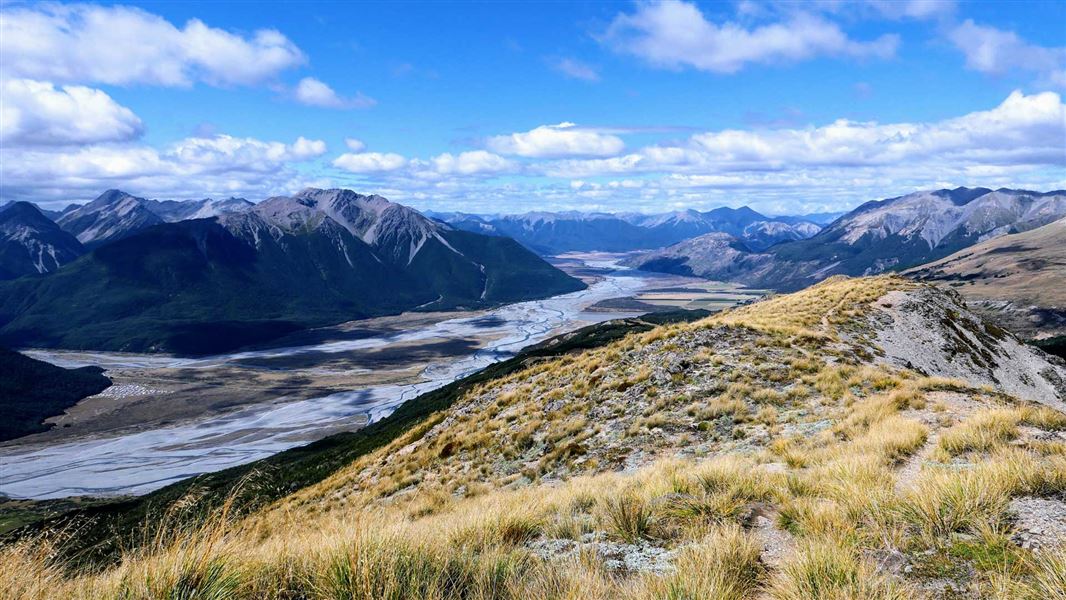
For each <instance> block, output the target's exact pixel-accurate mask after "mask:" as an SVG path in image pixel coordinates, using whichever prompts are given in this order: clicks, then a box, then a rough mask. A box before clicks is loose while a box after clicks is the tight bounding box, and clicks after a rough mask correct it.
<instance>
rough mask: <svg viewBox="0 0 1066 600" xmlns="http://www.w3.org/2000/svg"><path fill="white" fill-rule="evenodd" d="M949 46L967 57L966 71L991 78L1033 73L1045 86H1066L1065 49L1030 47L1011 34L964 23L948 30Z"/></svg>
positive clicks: (970, 22)
mask: <svg viewBox="0 0 1066 600" xmlns="http://www.w3.org/2000/svg"><path fill="white" fill-rule="evenodd" d="M948 37H949V38H950V39H951V42H952V43H953V44H954V45H955V47H956V48H958V49H959V50H960V51H961V52H962V53H963V55H964V56H966V67H967V68H969V69H972V70H975V71H980V72H982V73H987V74H990V75H1004V74H1006V73H1010V72H1013V71H1028V72H1032V73H1036V74H1037V75H1038V76H1039V77H1041V78H1042V79H1043V80H1044V82H1045V83H1050V84H1051V85H1056V86H1066V48H1046V47H1043V46H1036V45H1033V44H1030V43H1028V42H1026V41H1025V40H1023V39H1022V38H1020V37H1019V36H1018V34H1016V33H1014V32H1013V31H1004V30H1002V29H997V28H995V27H988V26H985V25H978V24H976V23H974V22H973V21H972V20H966V21H965V22H963V23H962V24H961V25H959V26H957V27H955V28H954V29H952V30H951V32H950V33H949V36H948Z"/></svg>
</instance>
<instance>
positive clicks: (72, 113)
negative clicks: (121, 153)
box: [0, 79, 144, 147]
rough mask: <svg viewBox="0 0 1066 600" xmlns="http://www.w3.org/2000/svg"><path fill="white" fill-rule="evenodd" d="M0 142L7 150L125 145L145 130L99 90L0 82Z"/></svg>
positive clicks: (132, 116) (25, 80)
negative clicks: (54, 146)
mask: <svg viewBox="0 0 1066 600" xmlns="http://www.w3.org/2000/svg"><path fill="white" fill-rule="evenodd" d="M0 96H2V97H3V99H4V100H3V103H0V141H2V142H3V143H4V144H5V145H7V146H9V147H11V146H48V145H65V144H92V143H98V142H123V141H129V140H132V139H135V138H137V137H139V136H140V135H141V133H142V131H143V130H144V125H143V124H142V123H141V120H140V119H139V118H138V117H137V115H135V114H133V111H131V110H130V109H128V108H126V107H125V106H122V105H120V104H119V103H117V102H115V101H114V99H112V98H111V96H108V95H107V94H106V93H104V92H103V91H101V90H97V89H93V88H88V87H83V86H73V85H68V86H62V87H58V88H57V87H56V86H55V85H53V84H51V83H48V82H44V81H33V80H30V79H6V80H0Z"/></svg>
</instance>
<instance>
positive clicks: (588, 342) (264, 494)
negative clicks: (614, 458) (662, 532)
mask: <svg viewBox="0 0 1066 600" xmlns="http://www.w3.org/2000/svg"><path fill="white" fill-rule="evenodd" d="M706 315H707V312H706V311H698V310H697V311H675V312H666V313H658V314H655V315H647V316H646V317H643V318H641V319H625V320H620V321H609V322H605V323H601V324H597V325H592V326H589V327H585V328H583V329H580V330H578V331H575V332H572V333H569V334H565V335H563V336H559V337H556V338H552V339H551V340H548V341H546V342H543V343H541V344H538V345H536V346H533V347H531V348H528V349H526V350H524V351H523V352H521V353H520V354H518V355H517V356H515V357H514V358H511V359H508V360H506V361H501V362H499V363H497V364H494V365H492V366H489V367H487V368H485V369H484V370H482V371H479V372H477V373H475V374H473V375H470V376H468V377H466V378H463V379H461V380H459V381H456V382H454V383H452V384H449V385H447V386H444V387H442V388H440V389H437V390H434V391H431V392H427V393H425V394H423V395H421V396H419V397H417V398H415V399H413V400H411V401H408V402H406V403H404V404H402V405H401V406H400V407H399V408H397V409H396V411H395V412H394V413H392V415H390V416H389V417H387V418H385V419H382V420H381V421H378V422H375V423H373V424H371V425H369V426H368V427H366V428H364V429H361V430H359V431H355V432H350V433H340V434H336V435H333V436H330V437H328V438H325V439H322V440H319V441H317V442H314V443H311V444H308V445H306V446H301V447H298V448H293V449H291V450H286V451H284V452H281V453H279V454H277V455H275V456H271V457H269V458H266V459H263V460H259V461H256V462H253V463H249V464H247V465H241V466H238V467H233V468H230V469H226V470H223V471H218V472H216V473H210V474H206V475H201V476H198V477H195V478H192V479H189V480H186V481H182V482H179V483H176V484H173V485H170V486H167V487H165V488H162V489H160V490H157V491H155V492H152V493H150V494H147V495H145V496H142V497H139V498H135V499H131V500H127V501H119V502H113V503H104V504H93V505H91V506H89V507H86V508H83V509H82V508H79V509H75V510H72V511H69V512H66V513H64V514H61V515H57V516H52V515H50V514H49V513H50V512H51V511H50V510H42V509H40V508H39V507H37V506H34V505H25V506H16V507H11V508H10V509H9V510H8V511H7V514H6V515H5V518H6V520H7V521H8V522H10V523H12V524H18V525H28V527H27V528H26V529H24V530H22V531H20V532H16V533H15V534H14V535H16V536H24V535H30V534H32V533H33V532H36V531H41V530H46V529H55V528H59V529H62V528H65V527H66V526H67V524H68V523H72V522H75V521H77V522H80V523H82V525H81V526H79V529H78V534H77V535H76V536H74V537H73V538H72V539H71V540H70V545H69V546H68V547H67V551H68V552H69V553H70V554H71V555H77V556H79V557H80V558H82V559H85V560H89V561H90V562H95V561H98V560H107V559H108V558H109V557H110V558H113V557H114V556H115V555H116V553H117V552H118V551H119V550H120V549H122V548H128V547H130V546H131V545H136V543H137V542H138V540H140V539H141V537H142V533H141V528H142V526H143V525H144V524H145V523H146V522H147V523H151V522H158V521H159V519H161V518H162V517H163V515H169V514H172V512H173V510H174V509H173V507H174V506H176V505H178V504H181V505H182V506H183V509H182V511H183V515H186V516H187V517H188V518H189V520H191V521H196V520H198V519H200V518H202V517H203V516H204V515H206V514H210V513H211V512H212V511H214V510H216V509H218V507H220V506H221V505H222V504H223V503H224V502H226V501H230V502H231V503H232V509H233V510H234V511H235V512H239V513H248V512H252V511H255V510H257V509H259V508H261V507H263V506H264V505H266V504H269V503H270V502H273V501H275V500H277V499H279V498H281V497H283V496H285V495H287V494H290V493H293V492H295V491H297V490H300V489H302V488H305V487H307V486H310V485H313V484H315V483H317V482H319V481H322V480H324V479H325V478H327V477H328V476H330V475H332V474H333V473H334V472H336V471H338V470H339V469H341V468H343V467H345V466H347V465H349V464H351V463H352V462H353V461H354V460H356V459H358V458H359V457H361V456H364V455H366V454H368V453H370V452H373V451H375V450H377V449H379V448H381V447H383V446H386V445H388V444H389V443H391V442H393V441H394V440H396V439H397V438H399V437H400V436H401V435H403V434H405V433H407V432H408V431H410V430H411V429H412V428H415V427H416V426H418V425H419V424H420V423H422V422H424V421H425V420H426V419H427V418H430V417H431V416H432V415H434V414H436V413H438V412H439V411H442V410H445V409H447V408H448V407H449V406H451V404H452V403H453V402H455V400H456V399H457V398H458V397H460V396H461V395H462V394H463V393H465V392H466V391H467V390H469V389H470V388H472V387H473V386H475V385H478V384H480V383H482V382H485V381H490V380H492V379H494V378H497V377H502V376H505V375H507V374H510V373H513V372H515V371H517V370H519V369H521V368H522V367H523V366H524V365H526V364H528V363H529V362H530V361H537V360H541V359H543V358H545V357H552V356H557V355H559V354H564V353H567V352H573V351H578V350H582V349H587V348H594V347H597V346H601V345H604V344H607V343H610V342H612V341H615V340H617V339H619V338H621V337H623V336H625V335H627V334H630V333H634V332H641V331H647V330H649V329H651V328H652V327H653V326H654V324H659V323H669V322H673V321H677V320H692V319H698V318H701V317H704V316H706ZM193 496H195V498H196V501H195V502H189V498H190V497H193ZM46 504H47V503H46ZM34 516H42V517H47V518H46V519H44V520H42V521H40V522H37V523H32V524H27V523H26V521H27V520H28V519H32V518H34ZM183 519H184V517H183Z"/></svg>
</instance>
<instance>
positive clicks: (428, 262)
mask: <svg viewBox="0 0 1066 600" xmlns="http://www.w3.org/2000/svg"><path fill="white" fill-rule="evenodd" d="M148 206H152V205H150V204H149V205H148ZM31 208H32V207H31ZM8 212H10V210H7V211H4V214H7V213H8ZM149 215H151V216H149ZM90 217H92V220H91V222H90ZM111 217H117V218H115V219H112V218H111ZM126 217H130V219H126ZM157 220H158V221H160V222H157ZM61 221H64V222H65V223H66V224H67V225H68V227H73V226H74V224H75V223H77V224H79V226H78V227H77V229H78V230H79V231H80V233H81V234H82V235H83V236H88V237H86V240H87V241H89V242H90V243H89V244H86V245H85V246H86V247H87V249H88V252H87V253H86V254H85V255H83V256H82V257H81V258H79V259H77V260H74V261H73V262H71V263H69V264H67V265H65V266H63V267H62V268H59V269H58V270H56V271H55V272H53V273H51V274H49V275H47V276H38V277H22V278H19V279H16V280H13V281H7V282H3V283H0V340H3V343H5V344H7V345H9V346H16V347H18V346H44V347H64V348H93V349H108V350H128V351H170V352H177V353H183V354H202V353H210V352H221V351H224V350H228V349H231V348H235V347H238V346H242V345H247V344H250V343H256V342H262V341H265V340H268V339H272V338H274V337H278V336H280V335H283V334H285V333H289V332H291V331H294V330H296V329H301V328H305V327H313V326H320V325H325V324H331V323H337V322H341V321H347V320H353V319H358V318H365V317H371V316H378V315H384V314H394V313H398V312H402V311H404V310H412V309H422V310H444V309H454V308H475V307H482V306H489V305H493V304H499V303H506V302H515V301H520V300H526V299H531V298H540V297H546V296H552V295H556V294H560V293H565V292H570V291H576V290H579V289H583V288H584V284H583V283H581V282H580V281H578V280H576V279H573V278H571V277H570V276H568V275H566V274H564V273H563V272H562V271H559V270H558V269H556V268H554V267H552V266H551V265H549V264H548V263H546V262H545V261H544V260H542V259H541V258H539V257H537V256H536V255H535V254H533V253H531V252H530V251H528V250H526V249H525V248H523V247H522V246H521V245H519V244H517V243H516V242H514V241H513V240H510V239H508V238H502V237H497V236H486V235H479V234H475V233H470V232H466V231H461V230H458V229H455V228H453V227H451V226H449V225H446V224H443V223H440V222H438V221H434V220H431V219H428V218H426V217H424V216H422V215H421V214H420V213H418V212H417V211H415V210H413V209H410V208H408V207H405V206H402V205H399V204H395V203H393V202H390V201H388V200H386V199H385V198H382V197H381V196H364V195H360V194H357V193H355V192H352V191H349V190H336V189H335V190H319V189H307V190H304V191H303V192H300V193H299V194H297V195H295V196H292V197H285V196H279V197H274V198H269V199H267V200H264V201H263V202H260V203H259V204H256V205H254V206H252V205H250V206H248V207H246V210H243V211H242V212H224V213H222V214H220V215H219V216H214V217H210V218H197V219H190V220H183V221H177V222H172V223H168V222H161V221H162V217H159V215H157V214H155V213H152V212H150V211H149V210H148V208H147V207H146V205H145V203H144V202H141V201H140V199H137V198H135V197H133V196H130V195H128V194H124V193H122V192H118V191H112V192H108V193H106V194H104V195H103V196H101V197H100V198H98V199H97V200H94V201H93V202H92V203H90V204H89V205H86V206H85V207H82V208H81V209H77V210H73V211H70V212H67V213H66V214H65V215H64V216H63V217H62V218H61ZM87 223H89V224H88V225H86V226H85V227H81V225H84V224H87ZM130 223H133V224H136V226H137V227H133V226H129V227H127V225H128V224H130ZM138 227H139V229H138ZM61 233H62V232H61Z"/></svg>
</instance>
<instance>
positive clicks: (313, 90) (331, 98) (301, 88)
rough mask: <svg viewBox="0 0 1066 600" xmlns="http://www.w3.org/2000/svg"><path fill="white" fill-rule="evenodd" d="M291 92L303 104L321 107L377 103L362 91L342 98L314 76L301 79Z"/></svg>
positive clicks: (358, 106) (366, 105)
mask: <svg viewBox="0 0 1066 600" xmlns="http://www.w3.org/2000/svg"><path fill="white" fill-rule="evenodd" d="M293 94H294V95H295V97H296V99H297V100H298V101H299V102H301V103H303V104H306V105H308V106H319V107H323V108H370V107H371V106H374V105H375V104H377V100H374V99H373V98H371V97H369V96H364V95H363V94H362V92H360V93H358V94H356V95H355V96H354V97H352V98H342V97H340V96H339V95H337V92H335V91H333V88H331V87H329V86H328V85H326V84H325V83H323V82H321V81H319V80H318V79H315V78H314V77H304V78H303V79H301V80H300V82H299V83H298V84H296V89H295V90H294V91H293Z"/></svg>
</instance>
